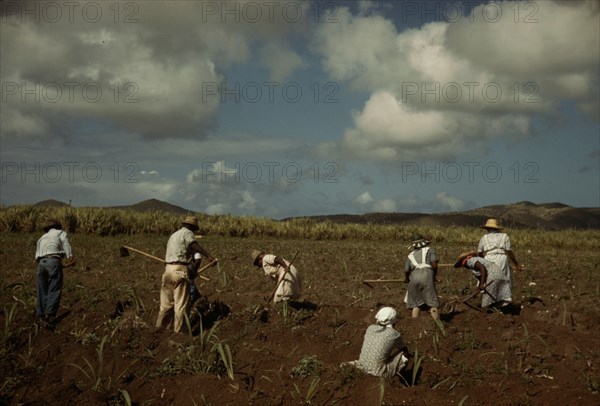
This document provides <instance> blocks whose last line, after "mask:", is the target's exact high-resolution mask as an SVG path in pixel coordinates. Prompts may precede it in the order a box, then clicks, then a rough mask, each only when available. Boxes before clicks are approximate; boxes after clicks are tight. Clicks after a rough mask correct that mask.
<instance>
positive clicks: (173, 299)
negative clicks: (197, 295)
mask: <svg viewBox="0 0 600 406" xmlns="http://www.w3.org/2000/svg"><path fill="white" fill-rule="evenodd" d="M189 298H190V285H189V282H188V280H187V267H186V266H185V265H169V264H167V266H166V267H165V272H164V273H163V276H162V287H161V289H160V310H159V311H158V318H157V319H156V327H163V328H170V326H171V325H173V331H175V332H176V333H178V332H180V331H181V327H182V326H183V319H184V318H185V314H186V313H187V308H188V302H189Z"/></svg>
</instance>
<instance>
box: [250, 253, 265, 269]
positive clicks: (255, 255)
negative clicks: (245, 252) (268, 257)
mask: <svg viewBox="0 0 600 406" xmlns="http://www.w3.org/2000/svg"><path fill="white" fill-rule="evenodd" d="M264 253H265V252H264V251H259V250H254V251H252V254H251V255H252V264H253V265H254V266H258V259H259V257H260V256H261V255H264Z"/></svg>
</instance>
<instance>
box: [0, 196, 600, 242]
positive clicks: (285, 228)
mask: <svg viewBox="0 0 600 406" xmlns="http://www.w3.org/2000/svg"><path fill="white" fill-rule="evenodd" d="M196 216H197V217H198V218H199V219H200V222H201V233H202V234H206V235H214V236H222V237H266V238H268V237H271V238H272V237H275V238H297V239H307V240H346V239H353V240H367V241H368V240H377V241H384V240H388V241H389V240H394V241H401V242H402V241H405V242H407V244H408V242H410V240H411V237H412V236H413V235H414V234H415V233H420V234H423V235H424V236H425V237H426V238H428V239H430V240H432V241H435V242H452V243H455V244H472V242H473V241H478V240H479V238H480V237H481V234H482V230H481V229H479V228H470V227H459V226H451V227H446V226H444V227H442V226H426V227H419V226H416V225H390V224H372V223H368V224H340V223H333V222H317V221H314V220H312V219H310V218H299V219H293V220H289V221H278V220H273V219H268V218H260V217H253V216H231V215H214V216H207V215H204V214H196ZM48 218H53V219H56V220H58V221H59V222H60V223H61V224H62V225H63V229H65V230H67V231H69V232H71V233H82V234H90V235H100V236H115V235H136V234H153V235H169V234H171V233H172V232H173V231H174V230H176V229H178V228H179V227H180V225H181V221H182V220H183V216H181V215H178V214H174V213H168V212H162V211H149V212H138V211H133V210H129V209H115V208H91V207H83V208H75V207H70V206H69V207H59V208H56V207H38V206H10V207H0V232H25V233H31V232H38V231H41V227H42V224H43V223H44V222H45V221H46V220H47V219H48ZM507 232H508V233H509V234H510V235H511V239H512V240H513V242H514V243H519V245H520V246H531V247H540V246H547V247H555V248H573V247H582V248H585V247H587V248H594V247H598V246H600V231H598V230H562V231H547V230H527V229H514V230H510V229H509V230H507Z"/></svg>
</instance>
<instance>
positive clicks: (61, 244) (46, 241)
mask: <svg viewBox="0 0 600 406" xmlns="http://www.w3.org/2000/svg"><path fill="white" fill-rule="evenodd" d="M47 255H60V256H61V257H67V258H71V257H72V256H73V251H72V250H71V243H69V239H68V238H67V233H66V232H65V231H63V230H57V229H55V228H52V229H50V230H49V231H48V232H47V233H46V234H44V235H42V236H41V237H40V239H39V240H38V242H37V247H36V249H35V259H36V260H38V259H40V258H41V257H45V256H47Z"/></svg>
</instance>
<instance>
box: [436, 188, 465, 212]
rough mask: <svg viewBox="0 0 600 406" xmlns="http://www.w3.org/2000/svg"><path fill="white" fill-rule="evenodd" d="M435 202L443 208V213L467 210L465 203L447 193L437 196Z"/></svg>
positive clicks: (440, 193)
mask: <svg viewBox="0 0 600 406" xmlns="http://www.w3.org/2000/svg"><path fill="white" fill-rule="evenodd" d="M435 202H436V203H437V204H438V206H441V209H442V210H441V211H461V210H463V209H464V208H465V202H464V201H463V200H461V199H459V198H458V197H454V196H450V195H449V194H448V193H446V192H439V193H436V195H435Z"/></svg>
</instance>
